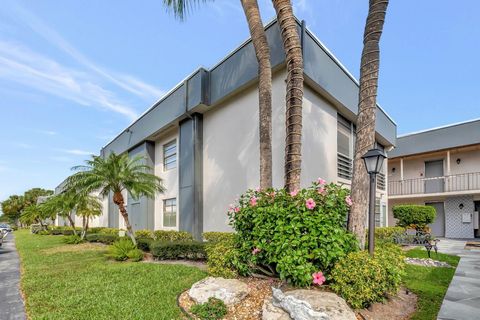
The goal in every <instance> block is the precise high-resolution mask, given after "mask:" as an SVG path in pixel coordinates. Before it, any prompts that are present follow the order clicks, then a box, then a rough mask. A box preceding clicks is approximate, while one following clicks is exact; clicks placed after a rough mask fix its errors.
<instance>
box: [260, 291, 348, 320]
mask: <svg viewBox="0 0 480 320" xmlns="http://www.w3.org/2000/svg"><path fill="white" fill-rule="evenodd" d="M275 290H277V289H273V292H274V293H273V296H274V297H273V298H272V299H265V301H264V304H263V310H262V311H263V313H262V319H263V320H274V319H275V320H290V319H295V320H317V319H330V320H356V319H357V318H356V316H355V313H354V312H353V311H352V310H351V309H350V307H349V306H348V305H347V303H346V302H345V300H343V299H342V298H341V297H339V296H337V295H336V294H335V293H332V292H326V291H318V290H304V289H300V290H293V291H288V292H285V294H284V295H285V298H282V296H281V295H278V293H276V291H275ZM279 298H280V301H279ZM292 298H293V299H292ZM302 302H303V303H302ZM309 309H310V310H309ZM311 311H314V312H311Z"/></svg>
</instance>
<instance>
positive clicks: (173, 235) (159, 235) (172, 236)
mask: <svg viewBox="0 0 480 320" xmlns="http://www.w3.org/2000/svg"><path fill="white" fill-rule="evenodd" d="M153 234H154V238H155V240H156V241H170V242H172V241H193V236H192V234H190V233H188V232H186V231H174V230H156V231H154V232H153Z"/></svg>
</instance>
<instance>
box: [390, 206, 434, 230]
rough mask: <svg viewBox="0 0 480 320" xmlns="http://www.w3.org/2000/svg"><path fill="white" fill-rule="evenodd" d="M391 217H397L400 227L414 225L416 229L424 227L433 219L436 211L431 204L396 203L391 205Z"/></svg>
mask: <svg viewBox="0 0 480 320" xmlns="http://www.w3.org/2000/svg"><path fill="white" fill-rule="evenodd" d="M392 210H393V217H394V218H395V219H397V220H398V221H397V225H398V226H400V227H409V226H411V225H414V226H415V228H416V229H417V230H419V229H425V227H426V226H427V225H428V224H430V223H432V222H433V221H434V220H435V216H436V215H437V212H436V210H435V208H434V207H432V206H420V205H398V206H394V207H393V209H392Z"/></svg>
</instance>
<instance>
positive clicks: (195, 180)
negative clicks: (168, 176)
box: [178, 113, 203, 240]
mask: <svg viewBox="0 0 480 320" xmlns="http://www.w3.org/2000/svg"><path fill="white" fill-rule="evenodd" d="M179 141H180V142H179V163H178V173H179V197H178V200H179V215H180V216H179V221H180V224H179V230H182V231H188V232H190V233H192V234H193V235H194V237H195V238H196V239H198V240H200V239H201V238H202V232H203V202H202V201H203V200H202V199H203V194H202V192H203V181H202V177H203V172H202V169H203V160H202V159H203V155H202V150H203V146H202V144H203V117H202V115H201V114H198V113H195V114H194V115H193V116H192V118H191V119H185V120H183V121H182V122H181V123H180V137H179Z"/></svg>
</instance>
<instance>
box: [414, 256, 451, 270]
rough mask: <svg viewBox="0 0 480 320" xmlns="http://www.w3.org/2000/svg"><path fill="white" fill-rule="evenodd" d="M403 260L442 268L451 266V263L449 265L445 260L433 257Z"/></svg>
mask: <svg viewBox="0 0 480 320" xmlns="http://www.w3.org/2000/svg"><path fill="white" fill-rule="evenodd" d="M405 262H406V263H408V264H414V265H417V266H422V267H443V268H449V267H451V265H449V264H448V263H446V262H443V261H437V260H433V259H421V258H405Z"/></svg>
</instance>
